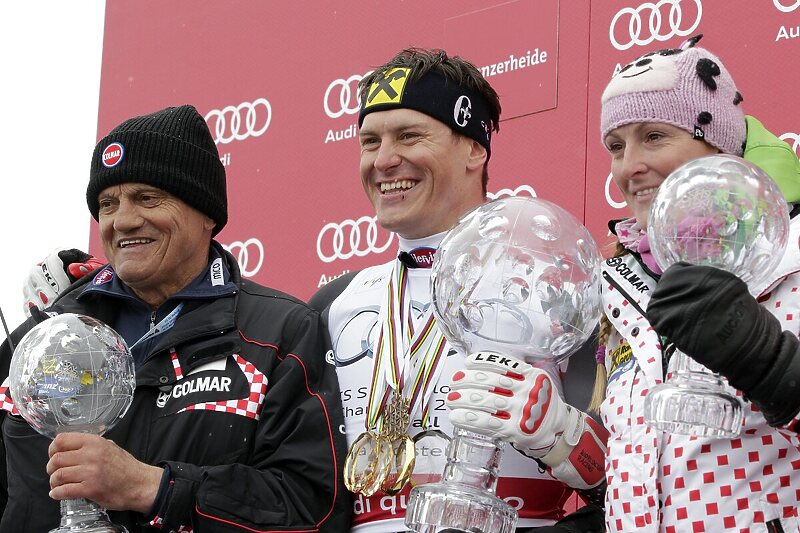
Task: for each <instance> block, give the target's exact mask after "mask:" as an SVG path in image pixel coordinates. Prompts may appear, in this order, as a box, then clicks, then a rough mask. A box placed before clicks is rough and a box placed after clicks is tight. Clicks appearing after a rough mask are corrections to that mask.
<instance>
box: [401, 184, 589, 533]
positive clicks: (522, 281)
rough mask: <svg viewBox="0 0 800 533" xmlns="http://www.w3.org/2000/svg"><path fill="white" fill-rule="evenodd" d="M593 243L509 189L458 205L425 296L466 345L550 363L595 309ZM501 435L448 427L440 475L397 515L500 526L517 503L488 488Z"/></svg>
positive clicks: (423, 524)
mask: <svg viewBox="0 0 800 533" xmlns="http://www.w3.org/2000/svg"><path fill="white" fill-rule="evenodd" d="M600 261H601V258H600V253H599V251H598V249H597V246H596V245H595V242H594V240H593V239H592V236H591V235H590V233H589V232H588V230H587V229H586V228H585V227H584V226H583V225H581V223H580V222H579V221H578V220H577V219H576V218H575V217H573V216H572V215H571V214H569V213H568V212H567V211H565V210H564V209H562V208H560V207H558V206H557V205H555V204H553V203H551V202H548V201H545V200H541V199H538V198H521V197H509V198H503V199H499V200H495V201H493V202H490V203H486V204H484V205H482V206H481V207H479V208H477V209H475V210H473V211H472V212H470V213H468V214H467V215H465V216H464V217H463V218H462V220H461V221H460V222H459V223H458V225H456V227H454V228H453V229H452V230H450V232H449V233H448V234H447V236H446V237H445V238H444V240H443V241H442V244H441V245H440V247H439V250H438V251H437V253H436V258H435V261H434V265H433V273H432V276H431V291H432V302H433V303H432V306H433V307H434V313H435V315H436V319H437V323H438V325H439V327H440V328H441V329H442V330H443V332H444V334H445V336H446V338H447V340H448V341H449V342H450V343H451V344H452V345H454V346H456V347H458V348H459V349H460V350H461V351H462V353H464V354H473V353H476V352H493V353H495V354H498V355H500V356H504V355H505V356H513V357H516V358H518V359H522V360H525V361H527V362H528V363H531V364H533V365H534V366H540V367H547V366H554V365H556V364H558V363H559V362H560V361H562V360H563V359H565V358H566V357H568V356H569V355H570V354H572V353H573V352H574V351H575V350H577V349H578V348H580V347H581V345H583V344H584V342H585V341H586V340H587V339H588V338H589V337H590V336H591V335H592V333H593V331H594V329H595V326H596V325H597V323H598V320H599V317H600V312H601V309H600V306H601V304H600ZM502 448H503V442H502V441H501V440H500V439H497V438H491V437H488V436H484V435H480V434H477V433H473V432H471V431H467V430H466V429H463V428H460V427H458V426H456V427H455V431H454V435H453V440H452V442H451V443H450V446H449V447H448V452H447V453H448V457H447V465H446V466H445V468H444V473H443V475H442V480H441V482H439V483H431V484H425V485H418V486H416V487H414V488H413V489H412V491H411V494H410V497H409V502H408V508H407V511H406V518H405V524H406V526H407V527H409V528H410V529H412V530H414V531H418V532H426V533H431V532H434V531H439V530H440V528H443V527H444V528H453V529H456V530H463V531H471V532H482V533H506V532H511V531H513V530H514V528H515V526H516V522H517V513H516V511H515V510H514V508H512V507H511V506H510V505H509V504H508V503H506V502H505V501H503V500H501V499H499V498H497V497H496V496H495V489H496V484H497V476H498V470H499V466H500V460H501V454H502Z"/></svg>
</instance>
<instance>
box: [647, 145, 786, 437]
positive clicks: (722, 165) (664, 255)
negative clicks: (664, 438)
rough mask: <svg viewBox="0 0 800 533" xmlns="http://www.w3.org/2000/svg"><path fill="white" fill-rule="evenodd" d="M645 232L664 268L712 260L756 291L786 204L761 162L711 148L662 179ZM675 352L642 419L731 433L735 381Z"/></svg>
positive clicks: (736, 427) (666, 426)
mask: <svg viewBox="0 0 800 533" xmlns="http://www.w3.org/2000/svg"><path fill="white" fill-rule="evenodd" d="M647 233H648V238H649V240H650V246H651V249H652V252H653V257H654V258H655V260H656V262H657V263H658V265H659V266H660V267H661V268H662V269H663V270H666V269H667V268H668V267H669V266H670V265H672V264H674V263H677V262H679V261H685V262H688V263H692V264H696V265H707V266H713V267H717V268H720V269H723V270H726V271H728V272H731V273H732V274H735V275H736V276H738V277H739V278H741V280H742V281H744V282H745V283H747V285H748V288H749V289H750V292H751V294H753V295H754V296H758V294H759V293H760V292H761V291H763V290H764V289H766V288H767V287H765V286H763V284H764V283H765V282H768V281H769V280H768V279H767V277H768V276H769V275H770V274H771V272H772V271H773V269H774V268H775V267H776V266H777V265H778V263H779V262H780V260H781V258H782V257H783V252H784V249H785V247H786V242H787V239H788V235H789V209H788V207H787V205H786V202H785V200H784V199H783V196H782V195H781V192H780V190H779V189H778V186H777V185H776V184H775V182H774V181H773V180H772V178H770V177H769V176H768V175H767V174H766V173H765V172H764V171H763V170H761V169H760V168H759V167H757V166H755V165H753V164H752V163H750V162H748V161H745V160H744V159H741V158H739V157H736V156H732V155H726V154H720V155H711V156H706V157H701V158H698V159H694V160H692V161H689V162H688V163H685V164H683V165H682V166H680V167H678V168H677V169H676V170H675V171H673V172H672V173H671V174H670V175H669V176H668V177H667V179H666V180H664V182H663V183H662V184H661V187H660V188H659V190H658V193H657V194H656V197H655V199H654V200H653V204H652V205H651V207H650V218H649V224H648V230H647ZM665 343H666V344H667V345H668V343H669V339H666V340H665ZM672 357H673V359H674V362H673V365H672V367H673V369H674V370H673V372H672V375H671V376H668V379H667V381H666V382H664V383H661V384H659V385H656V386H655V387H653V388H652V389H650V391H649V392H648V394H647V396H646V398H645V418H646V421H647V423H648V424H650V425H651V426H653V427H656V428H658V429H661V430H663V431H668V432H672V433H680V434H685V435H697V436H707V437H717V438H733V437H736V436H737V435H738V434H739V432H740V431H741V427H742V422H743V411H742V403H741V401H740V399H739V398H738V397H737V396H736V393H735V391H734V389H733V388H732V387H730V386H729V385H728V384H727V382H726V381H725V379H724V378H722V377H721V376H719V375H718V374H715V373H712V372H710V371H709V370H708V369H706V368H705V367H704V366H702V365H700V364H699V363H697V362H695V361H694V360H693V359H691V358H690V357H688V356H687V355H686V354H684V353H682V352H680V351H679V350H676V351H675V352H674V354H673V356H672Z"/></svg>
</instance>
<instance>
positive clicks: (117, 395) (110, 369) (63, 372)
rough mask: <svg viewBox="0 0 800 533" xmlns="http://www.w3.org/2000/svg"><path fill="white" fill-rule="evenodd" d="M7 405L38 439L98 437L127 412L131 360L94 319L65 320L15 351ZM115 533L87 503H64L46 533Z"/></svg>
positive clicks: (39, 330) (50, 323) (44, 327)
mask: <svg viewBox="0 0 800 533" xmlns="http://www.w3.org/2000/svg"><path fill="white" fill-rule="evenodd" d="M9 381H10V389H11V398H12V399H13V400H14V405H15V406H16V408H17V410H18V411H19V413H20V415H22V417H23V418H24V419H25V420H26V421H27V422H28V424H30V425H31V427H33V429H35V430H36V431H38V432H39V433H41V434H42V435H44V436H46V437H49V438H51V439H52V438H54V437H55V436H56V435H58V434H59V433H61V432H66V431H75V432H82V433H93V434H97V435H102V434H103V433H105V432H106V431H107V430H108V429H110V428H111V427H112V426H113V425H114V424H115V423H116V422H117V421H118V420H119V419H120V418H122V416H123V415H124V414H125V412H126V411H127V410H128V407H129V406H130V404H131V401H132V400H133V391H134V388H135V386H136V381H135V377H134V371H133V358H132V357H131V355H130V351H129V350H128V346H127V345H126V344H125V341H124V340H123V339H122V337H120V336H119V334H118V333H117V332H116V331H114V330H113V329H111V328H110V327H108V326H107V325H106V324H104V323H102V322H100V321H99V320H97V319H94V318H91V317H88V316H83V315H76V314H71V313H67V314H62V315H56V316H54V317H52V318H49V319H47V320H45V321H44V322H41V323H40V324H38V325H37V326H36V327H34V328H33V329H31V330H30V331H29V332H28V333H27V334H26V335H25V336H24V337H23V338H22V340H21V341H20V343H19V344H18V345H17V347H16V349H15V350H14V356H13V358H12V359H11V368H10V372H9ZM53 532H57V533H67V532H81V533H101V532H102V533H112V532H113V533H120V532H127V530H126V529H125V528H124V527H122V526H119V525H116V524H112V523H111V522H110V521H109V519H108V516H107V514H106V512H105V510H104V509H103V508H101V507H100V506H99V505H97V504H96V503H94V502H92V501H89V500H87V499H76V500H62V501H61V525H60V527H58V528H56V529H53V530H52V531H51V533H53Z"/></svg>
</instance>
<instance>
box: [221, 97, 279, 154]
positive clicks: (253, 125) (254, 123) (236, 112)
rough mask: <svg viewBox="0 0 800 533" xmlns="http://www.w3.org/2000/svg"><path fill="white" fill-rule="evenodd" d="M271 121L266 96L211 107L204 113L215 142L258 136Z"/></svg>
mask: <svg viewBox="0 0 800 533" xmlns="http://www.w3.org/2000/svg"><path fill="white" fill-rule="evenodd" d="M270 121H272V106H271V105H270V104H269V100H267V99H266V98H259V99H258V100H255V101H254V102H242V103H241V104H239V105H237V106H233V105H229V106H227V107H224V108H222V109H212V110H211V111H209V112H208V114H207V115H206V122H208V127H209V129H211V131H212V132H214V143H215V144H228V143H229V142H231V141H242V140H244V139H247V138H248V137H259V136H261V135H263V134H264V132H266V131H267V129H268V128H269V123H270Z"/></svg>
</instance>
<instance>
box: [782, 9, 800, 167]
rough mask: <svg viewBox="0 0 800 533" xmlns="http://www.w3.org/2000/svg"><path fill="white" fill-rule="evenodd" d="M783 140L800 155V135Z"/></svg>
mask: <svg viewBox="0 0 800 533" xmlns="http://www.w3.org/2000/svg"><path fill="white" fill-rule="evenodd" d="M798 4H800V0H798ZM781 140H782V141H786V143H787V144H788V145H789V146H791V147H792V150H794V153H796V154H797V155H800V134H797V133H784V134H783V135H781Z"/></svg>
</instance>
